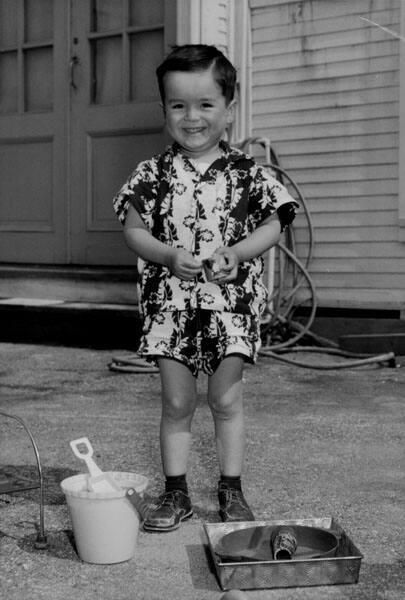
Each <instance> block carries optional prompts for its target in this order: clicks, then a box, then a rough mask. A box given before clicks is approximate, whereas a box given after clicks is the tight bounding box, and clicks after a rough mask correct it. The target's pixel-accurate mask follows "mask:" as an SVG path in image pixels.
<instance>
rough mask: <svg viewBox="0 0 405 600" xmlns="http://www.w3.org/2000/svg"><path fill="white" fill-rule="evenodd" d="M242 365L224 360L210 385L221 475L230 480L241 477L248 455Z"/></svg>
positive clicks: (235, 359)
mask: <svg viewBox="0 0 405 600" xmlns="http://www.w3.org/2000/svg"><path fill="white" fill-rule="evenodd" d="M243 365H244V360H243V358H242V357H240V356H228V357H225V358H224V360H223V361H222V362H221V363H220V365H219V367H218V369H217V370H216V371H215V373H214V374H213V375H212V376H211V377H210V378H209V381H208V402H209V405H210V408H211V412H212V415H213V418H214V425H215V438H216V444H217V452H218V461H219V468H220V471H221V473H222V474H225V475H229V476H240V474H241V472H242V465H243V459H244V454H245V425H244V415H243V399H242V376H243Z"/></svg>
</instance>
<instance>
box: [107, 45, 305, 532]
mask: <svg viewBox="0 0 405 600" xmlns="http://www.w3.org/2000/svg"><path fill="white" fill-rule="evenodd" d="M157 77H158V83H159V89H160V94H161V98H162V107H163V111H164V116H165V122H166V127H167V130H168V132H169V134H170V135H171V137H172V138H173V140H174V143H173V144H172V146H170V147H169V148H168V149H167V150H166V151H165V152H164V153H163V154H161V155H158V156H155V157H153V158H152V159H150V160H146V161H143V162H142V163H141V164H140V165H138V167H137V168H136V170H135V171H134V173H133V174H132V175H131V176H130V178H129V179H128V181H127V183H126V184H125V185H124V186H123V187H122V189H121V190H120V192H119V193H118V194H117V196H116V197H115V199H114V209H115V211H116V213H117V215H118V217H119V219H120V221H121V222H122V223H123V224H124V235H125V239H126V242H127V244H128V246H129V247H130V248H131V249H132V250H133V251H134V252H135V254H136V255H137V256H139V257H141V258H142V259H143V260H144V261H145V268H144V269H143V273H142V281H141V306H142V311H143V315H144V326H143V336H142V339H141V343H140V347H139V350H138V352H139V354H141V355H142V356H144V357H145V358H147V359H148V360H153V361H155V362H157V364H158V366H159V372H160V378H161V389H162V414H161V421H160V447H161V457H162V465H163V472H164V475H165V490H164V492H163V493H162V494H161V496H160V497H159V499H158V501H157V504H156V508H155V509H154V510H153V511H152V512H151V513H150V514H149V515H148V518H147V520H146V521H145V523H144V529H145V530H148V531H171V530H173V529H176V528H177V527H178V526H179V525H180V523H181V521H183V520H185V519H187V518H189V517H191V515H192V514H193V509H192V504H191V499H190V496H189V493H188V485H187V480H186V473H187V466H188V465H187V463H188V456H189V451H190V445H191V441H192V440H191V424H192V420H193V416H194V413H195V410H196V405H197V389H196V379H197V376H198V373H199V372H200V371H203V372H205V373H206V374H207V375H208V393H207V400H208V405H209V407H210V409H211V413H212V416H213V421H214V431H215V440H216V449H217V455H218V463H219V474H220V479H219V482H218V490H217V491H218V501H219V514H220V517H221V519H222V520H223V521H249V520H253V519H254V516H253V513H252V511H251V510H250V508H249V506H248V504H247V502H246V499H245V497H244V495H243V492H242V486H241V472H242V467H243V460H244V450H245V424H244V414H243V397H242V375H243V367H244V363H245V362H251V363H254V362H255V361H256V359H257V355H258V350H259V347H260V316H261V314H262V312H263V310H264V308H265V305H266V301H267V290H266V288H265V286H264V284H263V281H262V273H263V261H262V258H261V255H262V254H263V253H264V252H265V251H266V250H268V249H269V248H270V247H271V246H273V245H274V244H276V243H277V241H278V239H279V236H280V231H281V230H282V228H283V227H284V226H285V225H286V224H288V223H287V222H284V221H283V219H282V221H281V222H280V219H279V217H278V213H277V210H278V209H279V208H280V207H281V206H285V205H289V206H290V207H293V206H295V205H296V202H295V201H294V200H293V199H292V198H291V196H290V195H289V194H288V192H287V190H286V189H285V188H284V187H283V186H282V185H281V184H280V183H278V182H277V181H276V180H275V179H274V178H272V177H271V176H270V175H269V174H268V173H267V172H266V170H265V169H263V168H262V167H260V166H259V165H257V164H256V163H255V161H254V160H253V159H252V158H250V157H249V156H247V155H245V154H244V153H242V152H240V151H239V150H236V149H234V148H231V147H230V146H229V145H228V144H227V143H226V142H224V141H223V137H224V135H225V133H226V129H227V128H228V126H229V125H230V124H231V123H232V120H233V117H234V109H235V99H234V93H235V85H236V71H235V69H234V67H233V66H232V64H231V63H230V62H229V61H228V60H227V58H226V57H225V56H224V55H223V54H222V53H221V52H220V51H219V50H218V49H217V48H215V47H214V46H206V45H186V46H179V47H175V48H174V50H173V51H172V52H171V53H170V54H169V56H168V57H167V58H166V59H165V60H164V61H163V63H162V64H161V65H160V66H159V67H158V69H157ZM288 214H289V215H290V218H289V220H292V218H293V214H294V211H288ZM213 256H214V257H215V260H216V264H217V267H218V268H217V269H216V272H215V275H214V277H213V278H211V277H210V278H209V279H207V278H206V277H205V275H204V269H203V262H204V261H207V260H212V258H213Z"/></svg>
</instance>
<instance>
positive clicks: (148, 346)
mask: <svg viewBox="0 0 405 600" xmlns="http://www.w3.org/2000/svg"><path fill="white" fill-rule="evenodd" d="M259 348H260V323H259V319H257V318H255V317H252V316H251V315H245V314H234V313H229V312H217V311H211V310H201V309H193V310H180V311H173V312H161V313H157V314H154V315H153V316H147V317H146V318H145V322H144V327H143V336H142V338H141V342H140V346H139V349H138V353H139V354H140V355H141V356H143V357H144V358H145V359H147V360H149V361H150V362H154V361H155V360H156V358H157V357H161V356H162V357H167V358H172V359H174V360H178V361H180V362H181V363H183V364H185V365H186V366H187V367H188V368H189V369H190V371H191V372H192V374H193V375H194V377H197V375H198V371H203V372H204V373H207V375H212V374H213V373H214V372H215V371H216V369H217V368H218V366H219V364H220V362H221V361H222V359H223V358H225V356H230V355H235V354H236V355H242V356H243V358H244V359H245V361H247V362H250V363H254V362H256V359H257V355H258V351H259Z"/></svg>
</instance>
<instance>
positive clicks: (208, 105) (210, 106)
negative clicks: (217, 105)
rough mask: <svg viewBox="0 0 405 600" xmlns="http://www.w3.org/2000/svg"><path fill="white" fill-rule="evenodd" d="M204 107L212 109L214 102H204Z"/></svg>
mask: <svg viewBox="0 0 405 600" xmlns="http://www.w3.org/2000/svg"><path fill="white" fill-rule="evenodd" d="M202 107H203V108H212V107H213V104H212V102H203V103H202Z"/></svg>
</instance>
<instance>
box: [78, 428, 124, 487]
mask: <svg viewBox="0 0 405 600" xmlns="http://www.w3.org/2000/svg"><path fill="white" fill-rule="evenodd" d="M79 446H82V447H83V446H85V448H86V451H85V452H80V450H79ZM70 447H71V448H72V450H73V453H74V454H75V455H76V456H77V458H80V460H84V462H85V463H86V465H87V468H88V470H89V473H90V475H89V478H88V481H87V489H88V490H89V491H90V492H98V493H103V492H104V493H105V492H116V491H120V490H122V488H121V486H120V485H118V483H117V482H116V481H115V480H114V479H113V477H112V476H111V475H110V474H109V473H103V471H102V470H101V469H100V467H98V466H97V465H96V463H95V462H94V460H93V458H92V456H93V447H92V445H91V444H90V442H89V440H88V439H87V438H86V437H83V438H79V439H77V440H73V441H71V442H70Z"/></svg>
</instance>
